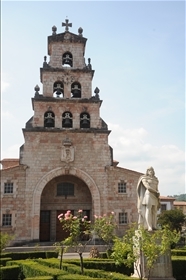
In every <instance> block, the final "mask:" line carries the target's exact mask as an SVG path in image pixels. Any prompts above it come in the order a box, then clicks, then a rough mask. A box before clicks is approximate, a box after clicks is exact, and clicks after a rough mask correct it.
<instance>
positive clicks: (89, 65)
mask: <svg viewBox="0 0 186 280" xmlns="http://www.w3.org/2000/svg"><path fill="white" fill-rule="evenodd" d="M90 61H91V59H90V58H88V69H89V70H92V65H91V64H90Z"/></svg>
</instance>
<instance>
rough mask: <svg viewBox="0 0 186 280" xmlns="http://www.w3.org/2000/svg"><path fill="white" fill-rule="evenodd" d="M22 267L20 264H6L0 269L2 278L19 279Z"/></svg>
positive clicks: (7, 279) (8, 279)
mask: <svg viewBox="0 0 186 280" xmlns="http://www.w3.org/2000/svg"><path fill="white" fill-rule="evenodd" d="M19 275H20V267H19V266H18V265H12V266H4V267H1V269H0V279H2V280H15V279H19V278H18V277H19Z"/></svg>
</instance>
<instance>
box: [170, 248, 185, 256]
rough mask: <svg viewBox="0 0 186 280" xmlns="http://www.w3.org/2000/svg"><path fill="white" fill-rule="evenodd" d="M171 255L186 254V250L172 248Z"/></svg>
mask: <svg viewBox="0 0 186 280" xmlns="http://www.w3.org/2000/svg"><path fill="white" fill-rule="evenodd" d="M171 255H172V256H186V250H180V249H179V250H178V249H173V250H171Z"/></svg>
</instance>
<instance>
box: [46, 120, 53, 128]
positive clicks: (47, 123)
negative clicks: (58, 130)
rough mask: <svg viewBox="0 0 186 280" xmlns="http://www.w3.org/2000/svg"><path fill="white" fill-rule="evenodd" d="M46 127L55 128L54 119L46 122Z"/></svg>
mask: <svg viewBox="0 0 186 280" xmlns="http://www.w3.org/2000/svg"><path fill="white" fill-rule="evenodd" d="M45 127H54V120H53V119H52V118H47V119H46V120H45Z"/></svg>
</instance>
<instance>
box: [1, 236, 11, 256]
mask: <svg viewBox="0 0 186 280" xmlns="http://www.w3.org/2000/svg"><path fill="white" fill-rule="evenodd" d="M13 238H14V236H13V235H10V234H8V233H6V232H5V233H4V232H0V253H1V252H2V251H3V249H4V248H6V246H7V245H8V244H9V243H10V241H12V239H13Z"/></svg>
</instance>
